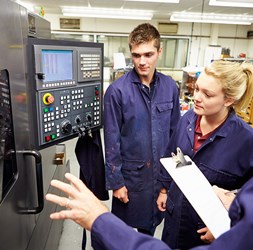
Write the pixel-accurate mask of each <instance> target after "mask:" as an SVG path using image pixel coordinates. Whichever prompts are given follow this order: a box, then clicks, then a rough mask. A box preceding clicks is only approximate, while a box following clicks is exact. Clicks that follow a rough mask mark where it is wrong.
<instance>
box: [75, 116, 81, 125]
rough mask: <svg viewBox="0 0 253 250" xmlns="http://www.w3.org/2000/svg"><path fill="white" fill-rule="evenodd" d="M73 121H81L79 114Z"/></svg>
mask: <svg viewBox="0 0 253 250" xmlns="http://www.w3.org/2000/svg"><path fill="white" fill-rule="evenodd" d="M75 122H76V123H77V124H79V123H80V122H81V118H80V116H79V115H78V116H77V117H76V119H75Z"/></svg>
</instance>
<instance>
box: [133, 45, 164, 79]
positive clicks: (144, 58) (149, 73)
mask: <svg viewBox="0 0 253 250" xmlns="http://www.w3.org/2000/svg"><path fill="white" fill-rule="evenodd" d="M161 51H162V49H161V48H160V49H159V50H158V51H157V48H155V47H154V41H151V42H148V43H142V44H139V45H133V46H132V49H131V55H132V60H133V64H134V67H135V70H136V72H137V73H138V75H139V77H140V79H149V80H151V79H152V77H153V74H154V71H155V68H156V64H157V61H158V58H159V56H160V54H161Z"/></svg>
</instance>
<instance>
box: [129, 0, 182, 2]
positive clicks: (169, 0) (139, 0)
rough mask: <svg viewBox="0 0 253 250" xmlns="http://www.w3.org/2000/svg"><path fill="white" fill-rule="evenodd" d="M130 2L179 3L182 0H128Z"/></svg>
mask: <svg viewBox="0 0 253 250" xmlns="http://www.w3.org/2000/svg"><path fill="white" fill-rule="evenodd" d="M127 1H128V2H146V3H179V2H180V0H127Z"/></svg>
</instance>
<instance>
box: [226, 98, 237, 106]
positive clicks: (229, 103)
mask: <svg viewBox="0 0 253 250" xmlns="http://www.w3.org/2000/svg"><path fill="white" fill-rule="evenodd" d="M234 102H235V99H234V98H226V100H225V103H224V106H225V107H229V106H231V105H232V104H233V103H234Z"/></svg>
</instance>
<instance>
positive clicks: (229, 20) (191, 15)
mask: <svg viewBox="0 0 253 250" xmlns="http://www.w3.org/2000/svg"><path fill="white" fill-rule="evenodd" d="M170 21H176V22H191V23H220V24H241V25H251V23H252V22H253V16H246V15H225V14H214V13H195V12H175V13H173V14H172V15H171V17H170Z"/></svg>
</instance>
